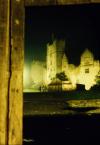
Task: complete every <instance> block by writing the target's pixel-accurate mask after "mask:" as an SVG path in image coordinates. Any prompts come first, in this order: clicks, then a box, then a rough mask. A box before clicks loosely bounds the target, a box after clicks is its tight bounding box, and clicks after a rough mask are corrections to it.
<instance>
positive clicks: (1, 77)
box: [0, 0, 100, 145]
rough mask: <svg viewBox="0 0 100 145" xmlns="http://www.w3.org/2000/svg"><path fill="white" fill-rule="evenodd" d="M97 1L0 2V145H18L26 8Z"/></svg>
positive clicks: (20, 120) (20, 137)
mask: <svg viewBox="0 0 100 145" xmlns="http://www.w3.org/2000/svg"><path fill="white" fill-rule="evenodd" d="M97 2H100V0H0V87H1V88H0V145H21V144H22V141H23V140H22V139H23V134H22V129H23V127H22V126H23V123H22V122H23V79H22V78H23V62H24V17H25V16H24V15H25V13H24V8H25V6H34V5H36V6H43V5H66V4H82V3H97Z"/></svg>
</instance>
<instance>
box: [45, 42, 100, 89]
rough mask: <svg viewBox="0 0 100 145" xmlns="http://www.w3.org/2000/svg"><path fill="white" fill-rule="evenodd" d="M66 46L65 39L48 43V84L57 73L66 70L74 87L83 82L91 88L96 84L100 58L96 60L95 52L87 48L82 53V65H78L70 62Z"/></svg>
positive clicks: (87, 87)
mask: <svg viewBox="0 0 100 145" xmlns="http://www.w3.org/2000/svg"><path fill="white" fill-rule="evenodd" d="M64 48H65V41H64V40H63V41H62V40H60V41H56V40H55V41H54V42H53V43H52V44H48V45H47V84H50V83H51V82H52V80H53V79H54V78H55V77H56V74H57V73H60V72H65V75H66V76H67V77H68V79H69V80H70V82H71V83H72V86H73V87H76V84H83V85H85V89H86V90H89V89H90V88H91V87H92V86H93V85H95V84H96V81H95V79H96V75H97V74H98V72H99V70H100V63H99V60H94V56H93V54H92V53H91V52H90V51H89V50H88V49H86V50H85V51H84V52H83V54H82V55H81V60H80V65H79V66H78V67H76V66H75V65H73V64H69V63H68V59H67V56H66V54H65V52H64Z"/></svg>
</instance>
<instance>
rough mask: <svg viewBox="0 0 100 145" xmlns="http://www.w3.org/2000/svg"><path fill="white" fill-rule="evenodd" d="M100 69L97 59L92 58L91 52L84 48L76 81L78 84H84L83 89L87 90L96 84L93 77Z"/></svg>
mask: <svg viewBox="0 0 100 145" xmlns="http://www.w3.org/2000/svg"><path fill="white" fill-rule="evenodd" d="M99 70H100V66H99V61H98V60H94V56H93V54H92V53H91V52H90V51H89V50H88V49H86V50H85V51H84V53H83V54H82V56H81V62H80V72H79V75H78V81H79V83H80V84H85V89H86V90H89V89H90V88H91V87H92V86H93V85H95V84H96V82H95V77H96V75H97V74H98V72H99Z"/></svg>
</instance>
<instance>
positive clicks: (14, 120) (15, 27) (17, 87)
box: [8, 0, 24, 145]
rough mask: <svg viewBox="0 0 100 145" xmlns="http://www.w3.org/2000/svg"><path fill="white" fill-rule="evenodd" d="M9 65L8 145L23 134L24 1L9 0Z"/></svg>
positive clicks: (19, 140)
mask: <svg viewBox="0 0 100 145" xmlns="http://www.w3.org/2000/svg"><path fill="white" fill-rule="evenodd" d="M11 8H12V9H11V65H10V72H11V76H10V88H9V140H8V144H9V145H21V144H22V138H23V137H22V136H23V133H22V132H23V131H22V129H23V62H24V53H23V52H24V1H23V0H20V1H17V0H15V1H11Z"/></svg>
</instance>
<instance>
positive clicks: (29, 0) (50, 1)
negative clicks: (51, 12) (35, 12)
mask: <svg viewBox="0 0 100 145" xmlns="http://www.w3.org/2000/svg"><path fill="white" fill-rule="evenodd" d="M85 3H100V0H25V5H26V6H30V5H37V6H43V5H67V4H85Z"/></svg>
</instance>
